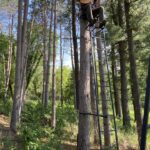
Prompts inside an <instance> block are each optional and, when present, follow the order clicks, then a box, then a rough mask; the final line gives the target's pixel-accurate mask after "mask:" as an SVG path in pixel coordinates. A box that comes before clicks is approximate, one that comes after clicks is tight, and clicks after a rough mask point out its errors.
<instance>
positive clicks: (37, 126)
mask: <svg viewBox="0 0 150 150" xmlns="http://www.w3.org/2000/svg"><path fill="white" fill-rule="evenodd" d="M50 112H51V109H50V106H49V107H48V109H46V110H45V109H44V108H43V107H42V105H41V104H40V103H37V101H30V102H27V103H26V105H25V108H24V111H23V114H22V118H21V122H22V123H21V126H20V137H21V139H22V143H23V147H24V149H27V150H41V149H47V150H59V149H62V148H61V147H62V145H61V141H62V139H64V138H65V137H68V134H67V133H66V132H65V131H64V127H66V126H67V124H68V122H69V123H73V124H74V123H77V118H76V112H75V111H74V108H73V106H69V105H64V107H59V106H58V107H57V126H56V128H55V129H53V128H51V127H50V123H51V121H50V120H51V119H50Z"/></svg>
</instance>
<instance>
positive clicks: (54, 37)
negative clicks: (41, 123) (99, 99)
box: [51, 0, 57, 128]
mask: <svg viewBox="0 0 150 150" xmlns="http://www.w3.org/2000/svg"><path fill="white" fill-rule="evenodd" d="M56 26H57V14H56V0H55V1H54V34H53V69H52V124H51V126H52V127H53V128H55V127H56V68H55V63H56Z"/></svg>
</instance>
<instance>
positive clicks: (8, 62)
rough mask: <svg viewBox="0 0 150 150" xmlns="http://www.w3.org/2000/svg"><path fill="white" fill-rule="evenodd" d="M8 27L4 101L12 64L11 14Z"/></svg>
mask: <svg viewBox="0 0 150 150" xmlns="http://www.w3.org/2000/svg"><path fill="white" fill-rule="evenodd" d="M10 22H11V23H10V27H9V49H8V59H7V64H6V73H5V75H6V79H5V94H4V101H6V100H7V92H8V88H9V80H10V72H11V64H12V50H13V37H12V34H13V33H12V32H13V24H14V23H13V15H11V17H10Z"/></svg>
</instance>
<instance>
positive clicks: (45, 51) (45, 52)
mask: <svg viewBox="0 0 150 150" xmlns="http://www.w3.org/2000/svg"><path fill="white" fill-rule="evenodd" d="M47 24H48V20H47V3H46V2H44V3H43V93H42V103H43V106H44V107H47V105H48V99H47V97H46V95H47V93H46V92H48V91H46V86H47V83H46V78H47V63H48V47H47Z"/></svg>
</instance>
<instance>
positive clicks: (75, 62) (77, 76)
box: [72, 0, 79, 109]
mask: <svg viewBox="0 0 150 150" xmlns="http://www.w3.org/2000/svg"><path fill="white" fill-rule="evenodd" d="M75 2H76V0H72V34H73V47H74V64H75V66H74V67H75V68H74V69H75V87H76V108H77V109H79V65H78V62H79V61H78V44H77V35H76V9H75Z"/></svg>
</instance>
